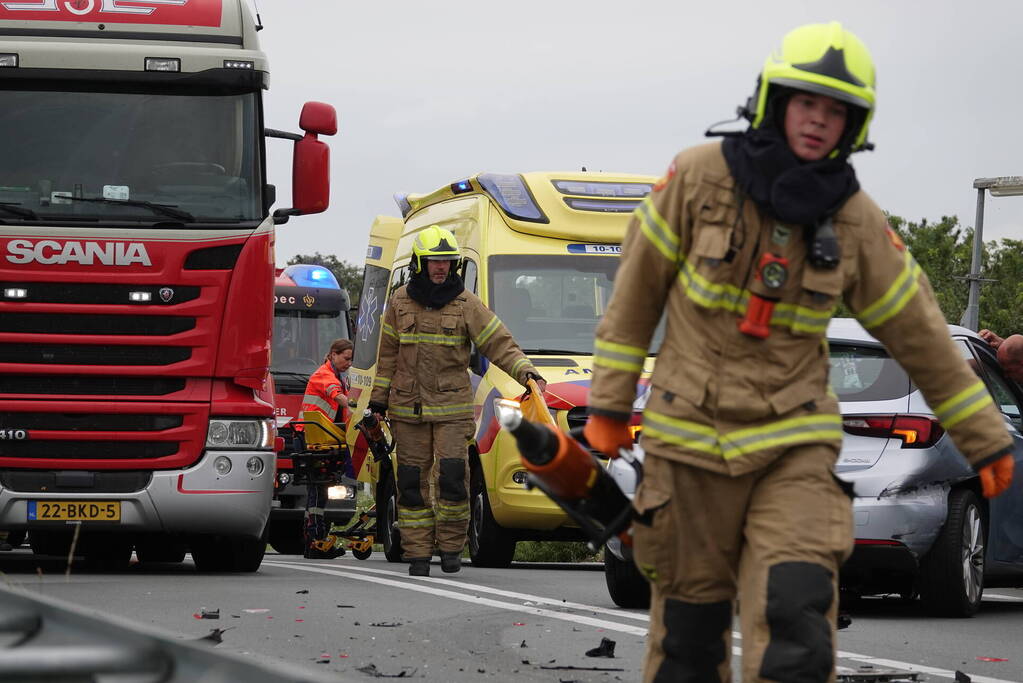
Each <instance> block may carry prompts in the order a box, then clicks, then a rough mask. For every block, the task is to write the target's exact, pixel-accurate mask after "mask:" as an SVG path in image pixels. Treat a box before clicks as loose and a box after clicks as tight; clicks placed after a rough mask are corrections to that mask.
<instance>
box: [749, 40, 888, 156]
mask: <svg viewBox="0 0 1023 683" xmlns="http://www.w3.org/2000/svg"><path fill="white" fill-rule="evenodd" d="M874 83H875V74H874V60H873V59H871V57H870V52H869V51H868V50H867V46H866V45H864V44H863V41H861V40H860V39H859V38H857V37H856V36H855V35H853V34H852V33H851V32H849V31H847V30H845V29H844V28H842V25H841V24H840V23H838V22H837V21H833V22H831V23H828V24H807V25H806V26H800V27H799V28H797V29H794V30H792V31H790V32H789V33H788V34H787V35H786V36H785V37H784V38H783V39H782V45H781V50H779V51H775V52H773V53H772V54H771V55H769V56H768V58H767V61H766V62H764V69H763V71H762V72H761V73H760V78H759V79H758V81H757V90H756V92H755V93H754V94H753V97H752V98H750V99H751V101H750V103H749V104H748V105H747V113H748V115H749V116H751V117H752V127H753V128H758V127H759V126H760V124H761V123H763V121H764V117H765V116H766V113H767V104H768V99H769V91H770V89H771V86H775V85H780V86H785V87H789V88H794V89H796V90H805V91H807V92H812V93H817V94H820V95H828V96H829V97H834V98H835V99H836V100H840V101H842V102H846V103H848V104H851V105H853V106H854V107H859V108H860V109H862V110H863V116H862V123H861V124H860V126H859V130H857V131H855V132H854V134H853V139H852V144H851V146H850V151H857V150H860V149H864V148H865V147H866V146H867V144H866V143H867V130H868V128H869V126H870V119H871V118H872V116H873V114H874V106H875V99H874ZM754 99H755V103H754V102H753V101H752V100H754ZM754 104H755V107H754V106H753V105H754ZM857 122H859V117H857Z"/></svg>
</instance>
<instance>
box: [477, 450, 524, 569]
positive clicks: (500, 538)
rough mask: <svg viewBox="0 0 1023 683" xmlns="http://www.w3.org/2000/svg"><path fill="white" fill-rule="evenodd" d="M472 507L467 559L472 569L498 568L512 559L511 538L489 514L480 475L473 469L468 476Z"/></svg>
mask: <svg viewBox="0 0 1023 683" xmlns="http://www.w3.org/2000/svg"><path fill="white" fill-rule="evenodd" d="M469 481H470V485H469V488H470V489H471V496H472V508H471V512H470V518H469V538H468V541H469V558H470V559H471V560H472V566H474V567H496V568H499V569H502V568H504V567H507V566H508V565H510V564H511V562H512V558H513V557H514V556H515V539H514V538H511V537H510V536H509V535H508V532H507V531H505V529H504V528H503V527H501V526H500V525H499V524H498V523H497V520H495V519H494V515H493V513H492V512H491V511H490V497H489V496H487V487H486V483H485V482H484V481H483V472H481V471H480V469H479V468H478V467H474V468H473V470H472V473H471V474H470V476H469Z"/></svg>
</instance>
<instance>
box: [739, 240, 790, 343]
mask: <svg viewBox="0 0 1023 683" xmlns="http://www.w3.org/2000/svg"><path fill="white" fill-rule="evenodd" d="M788 274H789V260H788V259H787V258H785V257H784V256H775V255H774V254H771V253H765V254H764V255H762V256H761V257H760V263H758V264H757V274H756V279H757V281H758V282H760V283H761V284H762V286H763V288H764V289H766V290H768V291H772V290H778V289H781V287H782V285H784V284H785V281H786V280H787V279H788ZM776 303H778V299H777V298H776V297H770V296H764V295H762V294H758V293H756V292H750V298H749V305H748V306H747V307H746V315H745V316H743V318H742V320H740V321H739V331H740V332H742V333H743V334H745V335H749V336H750V337H756V338H757V339H767V337H768V335H770V334H771V328H770V324H771V316H772V315H773V314H774V305H775V304H776Z"/></svg>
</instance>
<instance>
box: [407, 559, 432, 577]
mask: <svg viewBox="0 0 1023 683" xmlns="http://www.w3.org/2000/svg"><path fill="white" fill-rule="evenodd" d="M408 575H409V576H429V575H430V558H428V557H413V558H411V559H409V561H408Z"/></svg>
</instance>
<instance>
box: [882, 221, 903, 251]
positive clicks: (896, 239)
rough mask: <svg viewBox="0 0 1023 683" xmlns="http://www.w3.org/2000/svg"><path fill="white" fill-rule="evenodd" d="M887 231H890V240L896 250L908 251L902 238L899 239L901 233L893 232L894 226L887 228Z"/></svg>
mask: <svg viewBox="0 0 1023 683" xmlns="http://www.w3.org/2000/svg"><path fill="white" fill-rule="evenodd" d="M885 230H887V231H888V239H890V240H891V241H892V244H893V245H894V246H895V248H896V249H898V250H899V251H906V243H905V242H903V241H902V238H901V237H899V233H897V232H895V231H894V230H892V226H890V225H889V226H887V227H886V228H885Z"/></svg>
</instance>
